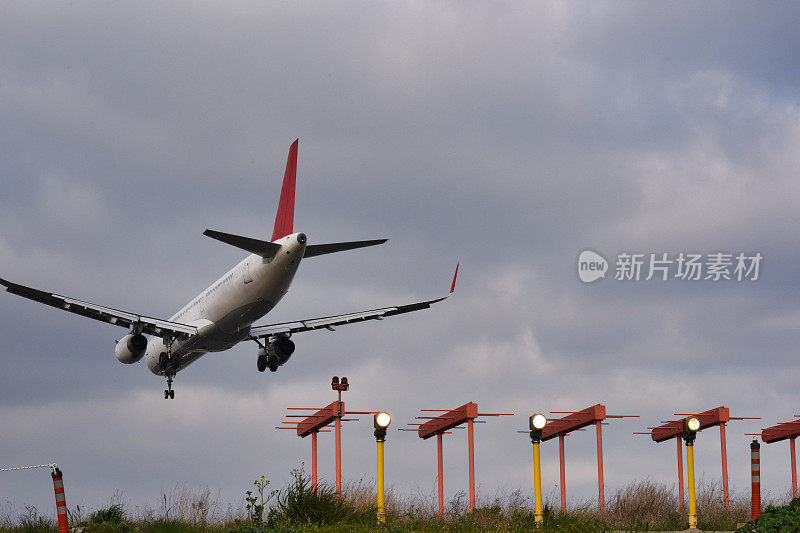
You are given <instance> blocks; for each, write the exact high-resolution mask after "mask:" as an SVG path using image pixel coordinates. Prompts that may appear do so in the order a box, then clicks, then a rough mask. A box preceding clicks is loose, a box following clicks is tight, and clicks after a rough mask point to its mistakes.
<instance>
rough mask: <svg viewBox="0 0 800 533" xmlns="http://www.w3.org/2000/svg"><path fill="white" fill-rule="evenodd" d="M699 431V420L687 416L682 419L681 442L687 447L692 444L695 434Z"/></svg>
mask: <svg viewBox="0 0 800 533" xmlns="http://www.w3.org/2000/svg"><path fill="white" fill-rule="evenodd" d="M699 430H700V419H699V418H697V417H696V416H687V417H686V418H684V419H683V440H684V441H685V442H686V445H687V446H692V445H693V444H694V439H695V437H696V436H697V432H698V431H699Z"/></svg>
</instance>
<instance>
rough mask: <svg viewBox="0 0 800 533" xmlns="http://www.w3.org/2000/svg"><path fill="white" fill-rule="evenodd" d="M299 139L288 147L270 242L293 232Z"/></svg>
mask: <svg viewBox="0 0 800 533" xmlns="http://www.w3.org/2000/svg"><path fill="white" fill-rule="evenodd" d="M299 141H300V139H295V141H294V142H293V143H292V145H291V146H290V147H289V157H288V158H287V159H286V172H285V173H284V174H283V186H282V187H281V199H280V201H279V202H278V213H277V214H276V215H275V229H274V230H273V232H272V242H275V241H277V240H278V239H280V238H283V237H286V236H287V235H291V234H292V233H293V226H294V189H295V182H296V180H297V144H298V142H299Z"/></svg>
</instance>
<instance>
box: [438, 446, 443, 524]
mask: <svg viewBox="0 0 800 533" xmlns="http://www.w3.org/2000/svg"><path fill="white" fill-rule="evenodd" d="M436 457H437V460H438V468H439V519H440V520H444V464H443V460H442V434H441V433H437V434H436Z"/></svg>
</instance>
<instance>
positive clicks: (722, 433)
mask: <svg viewBox="0 0 800 533" xmlns="http://www.w3.org/2000/svg"><path fill="white" fill-rule="evenodd" d="M719 447H720V452H721V455H722V501H723V503H724V505H725V510H726V511H728V510H729V509H730V500H729V498H728V449H727V444H726V439H725V422H722V423H721V424H720V425H719Z"/></svg>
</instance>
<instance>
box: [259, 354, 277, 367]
mask: <svg viewBox="0 0 800 533" xmlns="http://www.w3.org/2000/svg"><path fill="white" fill-rule="evenodd" d="M256 366H257V367H258V371H259V372H263V371H264V370H266V369H267V354H265V353H262V354H261V355H259V356H258V361H256ZM273 372H274V370H273Z"/></svg>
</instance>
